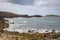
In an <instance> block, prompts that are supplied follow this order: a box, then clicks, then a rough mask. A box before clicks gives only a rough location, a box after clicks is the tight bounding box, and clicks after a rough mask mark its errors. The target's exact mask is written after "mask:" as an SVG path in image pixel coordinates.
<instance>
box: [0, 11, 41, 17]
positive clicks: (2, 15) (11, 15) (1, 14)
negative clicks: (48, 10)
mask: <svg viewBox="0 0 60 40" xmlns="http://www.w3.org/2000/svg"><path fill="white" fill-rule="evenodd" d="M14 17H24V18H31V17H42V16H41V15H32V16H29V15H20V14H15V13H11V12H3V11H0V18H14Z"/></svg>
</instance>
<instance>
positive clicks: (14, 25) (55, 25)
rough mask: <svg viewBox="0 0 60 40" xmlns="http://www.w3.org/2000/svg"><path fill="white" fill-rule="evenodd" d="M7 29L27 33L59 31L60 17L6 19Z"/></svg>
mask: <svg viewBox="0 0 60 40" xmlns="http://www.w3.org/2000/svg"><path fill="white" fill-rule="evenodd" d="M8 20H9V28H6V29H5V30H9V31H18V32H27V31H28V30H35V31H38V32H45V31H46V30H49V31H51V30H52V29H55V30H56V31H60V17H38V18H10V19H9V18H8Z"/></svg>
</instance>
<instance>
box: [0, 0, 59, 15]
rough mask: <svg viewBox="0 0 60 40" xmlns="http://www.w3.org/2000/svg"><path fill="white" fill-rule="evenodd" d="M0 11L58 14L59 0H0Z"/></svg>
mask: <svg viewBox="0 0 60 40" xmlns="http://www.w3.org/2000/svg"><path fill="white" fill-rule="evenodd" d="M0 11H6V12H13V13H16V14H28V15H43V16H44V15H47V14H56V15H60V0H0Z"/></svg>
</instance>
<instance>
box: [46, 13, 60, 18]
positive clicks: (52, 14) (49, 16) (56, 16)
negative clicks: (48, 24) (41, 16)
mask: <svg viewBox="0 0 60 40" xmlns="http://www.w3.org/2000/svg"><path fill="white" fill-rule="evenodd" d="M45 17H60V16H59V15H53V14H51V15H46V16H45Z"/></svg>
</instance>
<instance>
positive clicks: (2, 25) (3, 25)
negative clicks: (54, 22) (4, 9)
mask: <svg viewBox="0 0 60 40" xmlns="http://www.w3.org/2000/svg"><path fill="white" fill-rule="evenodd" d="M6 22H7V23H6ZM8 26H9V24H8V20H5V19H1V18H0V29H4V28H7V27H8Z"/></svg>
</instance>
